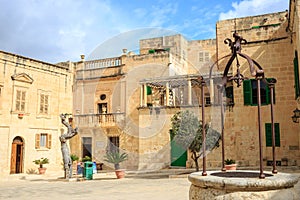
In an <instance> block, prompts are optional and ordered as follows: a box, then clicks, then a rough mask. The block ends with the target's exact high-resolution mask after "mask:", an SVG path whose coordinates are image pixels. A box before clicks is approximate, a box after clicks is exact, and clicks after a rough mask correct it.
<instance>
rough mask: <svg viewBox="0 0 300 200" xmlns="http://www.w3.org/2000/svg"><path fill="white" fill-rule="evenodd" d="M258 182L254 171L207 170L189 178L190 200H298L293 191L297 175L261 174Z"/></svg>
mask: <svg viewBox="0 0 300 200" xmlns="http://www.w3.org/2000/svg"><path fill="white" fill-rule="evenodd" d="M265 175H266V178H265V179H259V178H258V177H259V172H258V171H242V170H236V171H230V172H220V171H209V172H207V176H202V173H201V172H195V173H192V174H190V175H189V177H188V179H189V181H190V182H191V187H190V194H189V199H190V200H202V199H216V200H217V199H220V200H221V199H222V200H224V199H243V200H244V199H249V200H250V199H251V200H252V199H273V200H275V199H289V200H290V199H294V200H296V199H299V197H298V195H297V193H296V192H295V191H294V185H295V184H296V183H297V182H298V176H296V175H294V174H286V173H278V174H272V173H271V172H265Z"/></svg>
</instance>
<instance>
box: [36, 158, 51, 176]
mask: <svg viewBox="0 0 300 200" xmlns="http://www.w3.org/2000/svg"><path fill="white" fill-rule="evenodd" d="M33 162H34V164H36V165H38V166H39V168H38V170H39V174H45V172H46V169H47V168H45V167H43V165H44V164H49V159H48V158H40V159H37V160H34V161H33Z"/></svg>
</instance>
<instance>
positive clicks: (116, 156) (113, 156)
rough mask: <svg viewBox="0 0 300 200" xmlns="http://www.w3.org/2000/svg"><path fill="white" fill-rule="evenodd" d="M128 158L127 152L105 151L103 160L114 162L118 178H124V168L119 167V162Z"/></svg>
mask: <svg viewBox="0 0 300 200" xmlns="http://www.w3.org/2000/svg"><path fill="white" fill-rule="evenodd" d="M127 159H128V154H127V153H125V152H124V153H119V152H107V153H106V155H105V159H104V160H105V161H106V162H109V163H112V164H114V167H115V173H116V176H117V178H118V179H120V178H124V176H125V170H124V169H120V163H121V162H123V161H125V160H127Z"/></svg>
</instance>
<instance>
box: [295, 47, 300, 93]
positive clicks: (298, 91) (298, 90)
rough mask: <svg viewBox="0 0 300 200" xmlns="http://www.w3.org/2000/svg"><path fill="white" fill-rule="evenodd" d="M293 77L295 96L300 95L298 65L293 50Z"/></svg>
mask: <svg viewBox="0 0 300 200" xmlns="http://www.w3.org/2000/svg"><path fill="white" fill-rule="evenodd" d="M294 78H295V96H296V98H298V97H299V96H300V86H299V65H298V56H297V52H295V58H294Z"/></svg>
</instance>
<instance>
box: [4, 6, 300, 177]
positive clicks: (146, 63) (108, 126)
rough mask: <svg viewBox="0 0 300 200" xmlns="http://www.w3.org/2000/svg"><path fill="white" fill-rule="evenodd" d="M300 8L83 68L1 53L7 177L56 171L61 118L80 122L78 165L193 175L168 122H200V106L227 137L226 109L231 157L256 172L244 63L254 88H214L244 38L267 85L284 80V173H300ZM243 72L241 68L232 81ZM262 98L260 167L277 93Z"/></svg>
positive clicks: (278, 129)
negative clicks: (39, 165) (38, 162)
mask: <svg viewBox="0 0 300 200" xmlns="http://www.w3.org/2000/svg"><path fill="white" fill-rule="evenodd" d="M299 4H300V1H299V0H296V1H290V9H289V12H278V13H271V14H266V15H259V16H249V17H244V18H236V19H230V20H224V21H219V22H217V23H216V38H215V39H208V40H190V41H189V40H186V39H185V38H184V37H183V36H182V35H180V34H178V35H170V36H164V37H158V38H150V39H142V40H140V52H139V54H137V55H135V54H134V53H132V52H126V50H124V52H123V54H122V55H120V56H119V57H113V58H105V59H98V60H97V59H96V60H85V59H84V56H82V59H81V61H79V62H74V63H71V62H66V63H60V64H59V65H53V64H49V63H45V62H42V61H37V60H34V59H30V58H26V57H23V56H19V55H15V54H11V53H7V52H0V56H1V57H0V59H1V62H0V70H1V73H0V117H1V120H0V132H1V134H0V139H1V141H7V142H6V143H3V145H1V146H0V152H1V153H2V155H4V156H3V158H4V159H2V160H1V161H0V166H1V168H0V174H1V175H2V174H9V173H22V172H26V171H27V170H30V169H35V168H36V166H34V164H33V163H32V161H33V160H34V159H37V158H40V157H47V158H49V159H50V164H49V165H48V166H47V167H48V169H49V170H50V171H51V170H60V167H61V166H60V165H59V163H61V152H60V143H59V140H58V137H59V135H60V134H61V132H63V131H64V129H63V128H64V127H63V126H62V124H61V123H60V119H59V114H60V113H72V114H73V117H74V123H75V126H78V127H79V134H78V135H77V136H75V137H74V138H72V139H71V140H70V148H71V152H72V154H76V155H78V156H79V157H81V158H82V157H84V156H90V157H92V159H93V161H96V162H98V163H104V164H105V165H104V166H105V167H112V166H110V165H109V164H108V163H105V162H104V155H105V154H106V152H107V151H113V150H116V149H118V150H119V151H121V152H123V151H124V152H126V153H128V154H129V159H128V160H127V161H125V162H124V163H122V167H124V168H126V169H138V170H155V169H161V168H164V167H169V166H182V167H191V166H192V164H193V162H191V159H190V155H189V152H186V149H180V148H179V149H178V148H177V147H174V144H173V143H172V137H171V135H170V125H171V121H170V118H171V117H172V116H173V115H174V114H175V113H176V112H178V111H182V110H191V111H193V112H194V113H196V115H198V116H199V120H202V119H201V108H202V106H203V107H205V113H206V118H205V121H206V122H207V123H209V124H211V125H212V126H213V128H214V129H216V130H219V131H220V130H221V124H220V103H223V104H224V105H225V108H226V112H225V125H224V133H225V137H224V139H225V141H224V144H225V157H226V158H229V159H234V160H236V161H237V162H238V164H239V165H240V166H257V165H258V162H259V143H258V120H257V115H258V113H257V106H256V102H255V95H253V94H255V88H256V86H255V84H254V83H253V81H252V79H254V77H252V76H251V74H250V72H249V66H248V63H247V62H246V61H245V59H243V58H241V59H240V63H239V69H240V71H241V73H242V74H243V76H244V77H248V78H249V80H245V81H244V82H243V83H242V86H240V87H237V85H236V84H235V83H234V81H229V82H228V83H227V86H226V95H224V96H223V97H220V96H219V95H218V90H217V84H218V83H219V81H220V78H221V77H222V74H223V70H224V68H225V65H226V63H227V62H228V57H224V56H226V55H228V54H229V53H230V48H229V46H228V45H227V44H225V43H224V40H225V39H226V38H230V39H233V38H232V35H233V33H234V32H237V33H238V34H239V35H241V36H242V37H243V38H244V39H246V40H247V43H246V44H243V45H242V52H243V53H245V54H247V55H248V56H250V57H251V58H253V59H254V60H256V61H257V62H258V63H259V64H260V65H261V66H262V67H263V69H264V72H265V76H266V78H275V79H276V80H277V83H276V85H275V95H274V99H275V105H274V120H275V134H276V139H275V141H276V148H275V151H276V155H277V157H276V158H277V159H276V160H277V161H278V164H281V165H289V166H294V165H299V163H300V157H299V156H300V154H299V145H300V144H299V143H300V126H299V125H300V123H295V122H293V120H292V118H291V116H292V115H293V111H294V110H295V109H296V108H298V109H300V105H299V104H300V100H299V98H300V89H299V87H300V86H299V76H300V74H299V71H300V70H299V67H298V52H299V48H300V47H299V41H300V40H299V33H300V31H299V16H298V12H299V8H300V7H299ZM217 60H219V61H218V62H216V61H217ZM214 63H215V67H214V68H213V70H212V73H211V75H212V76H211V78H209V73H210V67H211V66H212V65H213V64H214ZM73 69H74V71H73ZM236 71H237V64H236V63H234V64H233V65H232V68H231V70H230V72H229V73H230V74H231V75H235V74H236ZM200 76H202V77H203V78H204V79H205V81H206V87H205V88H204V94H205V105H202V103H201V101H200V98H201V88H200V86H199V77H200ZM73 77H74V80H73ZM45 80H47V81H45ZM246 86H248V87H246ZM262 91H263V92H264V93H265V95H264V99H263V101H264V102H263V104H264V105H263V106H262V116H261V117H262V141H263V143H262V148H263V160H264V164H265V165H269V164H270V161H271V160H272V147H270V140H271V138H270V122H271V119H270V101H269V100H270V95H269V90H268V89H267V88H265V87H263V90H262ZM246 94H247V95H246ZM249 95H250V96H249ZM298 120H299V119H298ZM221 145H222V144H221ZM178 152H179V153H178ZM25 155H26V156H25ZM177 160H180V162H176V161H177ZM207 161H208V167H221V148H217V149H215V150H213V151H212V152H210V153H209V154H208V155H207ZM200 164H201V163H200Z"/></svg>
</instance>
